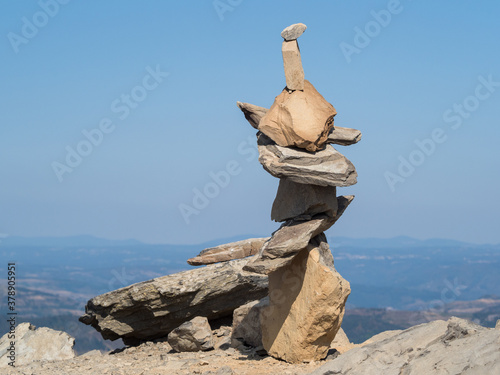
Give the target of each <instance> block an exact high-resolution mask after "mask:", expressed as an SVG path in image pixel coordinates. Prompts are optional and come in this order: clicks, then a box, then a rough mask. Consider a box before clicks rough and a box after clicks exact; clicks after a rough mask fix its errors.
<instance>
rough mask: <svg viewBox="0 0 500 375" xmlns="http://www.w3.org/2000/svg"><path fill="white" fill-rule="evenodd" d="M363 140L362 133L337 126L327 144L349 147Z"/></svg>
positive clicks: (329, 136)
mask: <svg viewBox="0 0 500 375" xmlns="http://www.w3.org/2000/svg"><path fill="white" fill-rule="evenodd" d="M360 140H361V132H360V131H359V130H356V129H350V128H341V127H340V126H335V128H333V129H332V131H331V132H330V134H328V138H327V139H326V143H334V144H337V145H342V146H349V145H352V144H354V143H358V142H359V141H360Z"/></svg>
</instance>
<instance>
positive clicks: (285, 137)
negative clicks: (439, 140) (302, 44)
mask: <svg viewBox="0 0 500 375" xmlns="http://www.w3.org/2000/svg"><path fill="white" fill-rule="evenodd" d="M290 43H295V42H290ZM287 85H288V82H287ZM336 114H337V111H335V108H333V106H332V105H331V104H330V103H328V102H327V101H326V100H325V98H323V96H322V95H321V94H320V93H319V92H318V91H316V89H315V88H314V86H313V85H312V84H311V83H310V82H309V81H307V80H305V81H304V91H299V90H297V91H292V92H289V91H288V90H287V89H286V88H285V89H284V90H283V91H282V92H281V94H279V95H278V96H277V97H276V98H275V100H274V103H273V105H272V106H271V108H270V109H269V112H267V113H266V115H265V116H264V117H262V118H261V120H260V123H259V130H260V131H261V132H263V133H264V134H265V135H267V136H268V137H269V138H271V139H272V140H273V141H274V142H276V143H277V144H278V145H279V146H295V147H299V148H305V149H306V150H308V151H317V150H319V149H321V148H322V147H323V145H324V144H325V142H326V140H327V138H328V134H329V133H330V131H331V129H332V128H333V117H334V116H335V115H336Z"/></svg>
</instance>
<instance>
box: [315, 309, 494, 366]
mask: <svg viewBox="0 0 500 375" xmlns="http://www.w3.org/2000/svg"><path fill="white" fill-rule="evenodd" d="M499 343H500V331H499V330H496V329H492V328H484V327H481V326H479V325H476V324H474V323H471V322H469V321H467V320H464V319H459V318H450V319H449V320H448V321H447V322H445V321H442V320H437V321H434V322H430V323H424V324H420V325H418V326H414V327H411V328H409V329H407V330H404V331H402V332H400V333H397V334H395V335H392V336H390V337H387V338H386V339H384V340H381V341H376V342H373V343H371V344H368V345H366V346H363V347H360V348H354V349H351V350H349V351H348V352H347V353H344V354H342V355H341V356H339V357H338V358H336V359H334V360H332V361H330V362H327V363H326V364H325V365H323V366H321V367H320V368H318V369H317V370H315V371H313V372H311V373H310V374H311V375H327V374H329V375H330V374H370V375H400V374H405V375H421V374H436V375H437V374H461V375H483V374H500V350H498V348H499Z"/></svg>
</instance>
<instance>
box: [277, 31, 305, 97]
mask: <svg viewBox="0 0 500 375" xmlns="http://www.w3.org/2000/svg"><path fill="white" fill-rule="evenodd" d="M281 53H282V54H283V67H284V68H285V79H286V87H287V89H288V90H304V69H303V68H302V59H301V57H300V50H299V45H298V43H297V41H296V40H292V41H290V42H287V41H284V42H283V45H282V46H281Z"/></svg>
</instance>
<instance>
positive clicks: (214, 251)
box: [187, 237, 269, 266]
mask: <svg viewBox="0 0 500 375" xmlns="http://www.w3.org/2000/svg"><path fill="white" fill-rule="evenodd" d="M267 240H269V237H265V238H249V239H247V240H242V241H236V242H231V243H227V244H224V245H219V246H216V247H211V248H208V249H205V250H203V251H201V252H200V254H198V256H196V257H194V258H190V259H188V260H187V262H188V263H189V264H190V265H192V266H201V265H204V264H212V263H219V262H227V261H229V260H233V259H243V258H246V257H248V256H251V255H255V254H257V253H258V252H259V250H260V248H261V247H262V245H264V243H265V242H266V241H267Z"/></svg>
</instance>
